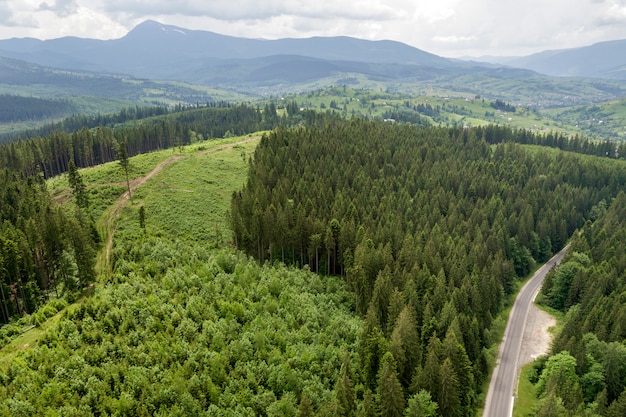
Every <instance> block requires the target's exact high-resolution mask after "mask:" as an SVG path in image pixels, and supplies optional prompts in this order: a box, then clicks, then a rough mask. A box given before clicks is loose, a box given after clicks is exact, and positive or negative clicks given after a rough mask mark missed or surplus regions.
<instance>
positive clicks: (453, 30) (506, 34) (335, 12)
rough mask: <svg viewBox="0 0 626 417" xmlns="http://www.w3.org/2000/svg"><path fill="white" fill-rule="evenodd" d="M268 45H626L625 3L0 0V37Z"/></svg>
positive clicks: (489, 51)
mask: <svg viewBox="0 0 626 417" xmlns="http://www.w3.org/2000/svg"><path fill="white" fill-rule="evenodd" d="M147 19H152V20H157V21H159V22H161V23H165V24H171V25H176V26H181V27H183V28H188V29H201V30H209V31H212V32H217V33H221V34H226V35H233V36H242V37H249V38H267V39H276V38H284V37H309V36H336V35H346V36H353V37H358V38H363V39H372V40H374V39H375V40H378V39H391V40H397V41H400V42H404V43H407V44H409V45H412V46H415V47H417V48H420V49H423V50H426V51H428V52H432V53H435V54H438V55H442V56H446V57H459V56H464V55H472V56H480V55H527V54H530V53H534V52H539V51H542V50H546V49H561V48H570V47H576V46H585V45H590V44H593V43H596V42H600V41H605V40H613V39H626V0H44V1H42V0H0V39H7V38H12V37H34V38H39V39H51V38H58V37H62V36H68V35H71V36H80V37H89V38H98V39H115V38H120V37H122V36H124V35H125V34H126V33H127V32H128V31H129V30H130V29H132V28H133V27H134V26H135V25H137V24H138V23H141V22H142V21H144V20H147Z"/></svg>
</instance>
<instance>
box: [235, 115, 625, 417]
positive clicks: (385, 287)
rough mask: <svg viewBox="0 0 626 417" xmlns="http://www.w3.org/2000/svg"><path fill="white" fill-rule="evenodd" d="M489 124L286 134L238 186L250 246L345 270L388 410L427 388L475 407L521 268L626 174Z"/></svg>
mask: <svg viewBox="0 0 626 417" xmlns="http://www.w3.org/2000/svg"><path fill="white" fill-rule="evenodd" d="M481 132H483V131H481V130H467V129H444V128H427V129H417V128H414V127H410V126H390V125H384V124H380V123H372V122H365V121H357V120H353V121H351V122H347V123H339V124H335V125H329V126H326V127H322V128H312V129H291V130H280V129H279V130H276V131H274V132H272V133H270V134H269V135H267V136H265V137H264V138H263V139H262V141H261V143H260V145H259V147H258V149H257V151H256V152H255V155H254V159H253V160H251V162H250V168H249V174H248V182H247V184H246V186H245V187H244V189H243V190H242V191H240V192H236V193H235V194H234V195H233V200H232V210H231V222H232V228H233V231H234V233H235V244H236V245H237V246H238V247H240V248H241V249H244V250H245V251H247V252H248V253H250V254H252V255H254V256H256V257H258V258H260V259H261V260H263V261H270V262H273V261H274V260H280V261H281V262H286V263H288V264H295V265H298V266H305V265H308V267H309V268H310V269H311V270H313V271H315V272H319V273H322V274H330V275H342V276H344V277H345V280H346V283H347V285H348V286H349V288H350V289H351V290H352V292H353V294H354V295H353V296H354V302H355V308H356V312H357V314H359V315H360V316H361V317H363V319H364V321H365V323H364V331H363V334H362V335H361V339H360V344H359V351H358V356H359V360H358V367H357V368H358V372H357V380H358V382H357V383H358V384H362V387H363V390H364V391H365V392H371V393H374V394H376V398H377V399H378V401H379V402H378V406H379V407H380V408H379V409H380V412H381V413H382V415H396V414H397V415H401V414H402V410H404V404H405V403H404V401H405V399H407V398H410V397H411V395H416V394H418V393H420V392H422V391H427V392H428V393H429V394H430V396H431V398H432V400H433V401H434V402H436V403H437V404H438V406H439V413H440V415H442V416H468V415H473V413H474V411H475V408H476V406H477V405H479V404H477V403H476V399H477V394H478V392H479V390H480V387H481V386H482V384H483V383H484V382H485V379H486V378H487V376H488V368H487V358H486V357H485V350H486V349H487V348H488V347H489V346H491V345H492V344H493V343H495V342H497V341H496V340H493V339H492V338H491V337H490V328H491V326H492V324H493V319H494V317H496V316H497V315H498V313H499V312H500V311H501V310H502V308H503V305H504V303H505V301H506V300H507V297H508V296H509V295H510V294H511V293H512V292H513V291H514V290H515V289H516V282H517V280H518V278H520V277H524V276H526V275H527V274H528V273H529V272H530V271H531V270H532V269H533V268H534V266H535V264H536V262H543V261H545V260H547V259H548V258H549V257H550V256H551V255H552V254H553V253H554V252H556V251H558V250H559V249H561V248H562V247H563V246H564V245H565V243H566V241H567V240H568V238H569V236H570V235H571V234H572V233H573V232H574V231H575V230H576V229H578V228H581V227H582V226H583V225H584V224H585V221H586V219H589V218H590V216H591V214H592V211H593V208H594V206H596V205H597V204H598V203H600V202H601V201H603V200H604V201H606V200H607V199H610V198H612V196H615V195H616V194H617V193H618V192H619V191H620V190H621V189H623V187H624V184H625V183H626V173H625V172H624V170H623V166H621V165H619V166H616V165H611V164H608V165H607V164H606V163H605V161H604V160H602V159H597V158H590V157H586V156H581V155H575V154H567V153H562V152H546V151H545V150H542V149H538V148H524V147H522V146H520V145H518V144H515V143H500V144H498V145H495V146H490V145H489V144H488V143H487V142H486V141H485V139H484V137H482V136H479V134H480V133H481ZM383 375H385V377H384V378H383ZM400 388H401V389H400ZM394 396H395V397H394ZM364 398H365V397H364ZM395 407H399V408H398V410H397V411H398V413H396V412H395V411H393V410H395Z"/></svg>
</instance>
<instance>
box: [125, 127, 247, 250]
mask: <svg viewBox="0 0 626 417" xmlns="http://www.w3.org/2000/svg"><path fill="white" fill-rule="evenodd" d="M242 139H244V138H238V139H236V140H235V142H236V141H241V140H242ZM231 142H232V141H231ZM257 142H258V141H257V140H254V141H251V142H248V143H245V144H241V145H236V146H234V147H232V148H225V149H221V150H216V151H214V152H211V148H207V149H204V150H203V149H202V146H199V147H197V149H200V150H199V151H196V152H193V153H192V152H189V154H187V156H186V157H184V158H183V159H181V160H179V161H177V162H176V163H175V164H171V165H169V166H167V167H165V168H164V169H163V171H162V172H161V173H159V174H158V175H156V176H155V177H154V178H153V179H152V180H151V181H150V182H149V183H147V184H145V185H144V186H143V187H141V188H139V189H138V190H137V192H136V193H135V195H134V204H133V205H132V206H127V207H126V209H125V211H124V215H123V216H122V218H121V221H120V224H119V226H118V228H119V229H120V230H123V229H126V228H132V229H137V231H139V230H138V227H139V214H138V212H139V208H140V207H141V206H143V207H144V210H145V217H146V229H147V230H148V232H149V233H151V234H157V235H161V236H169V237H171V238H181V239H185V240H189V239H190V240H194V241H202V242H207V243H209V242H210V243H209V245H210V246H211V247H214V246H218V244H223V243H224V241H225V240H228V239H230V232H228V226H227V224H226V221H225V214H226V211H227V210H228V208H229V207H230V198H231V196H232V193H233V191H235V190H237V189H239V188H241V186H242V185H243V183H244V182H245V179H246V168H247V163H248V162H247V161H248V156H249V155H250V154H251V153H252V152H253V151H254V148H255V147H256V144H257ZM181 207H184V215H183V214H182V213H181Z"/></svg>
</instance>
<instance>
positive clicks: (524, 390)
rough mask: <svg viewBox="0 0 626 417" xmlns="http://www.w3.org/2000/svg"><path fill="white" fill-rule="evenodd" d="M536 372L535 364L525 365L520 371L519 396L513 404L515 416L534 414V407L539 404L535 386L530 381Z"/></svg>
mask: <svg viewBox="0 0 626 417" xmlns="http://www.w3.org/2000/svg"><path fill="white" fill-rule="evenodd" d="M533 372H534V369H533V364H532V363H529V364H528V365H525V366H524V367H523V368H522V369H521V371H520V377H519V383H518V387H517V396H516V398H515V403H514V405H513V417H531V416H534V415H535V413H534V409H535V407H536V405H537V401H538V398H537V395H536V390H535V386H534V385H533V384H532V383H531V382H530V376H531V375H532V373H533Z"/></svg>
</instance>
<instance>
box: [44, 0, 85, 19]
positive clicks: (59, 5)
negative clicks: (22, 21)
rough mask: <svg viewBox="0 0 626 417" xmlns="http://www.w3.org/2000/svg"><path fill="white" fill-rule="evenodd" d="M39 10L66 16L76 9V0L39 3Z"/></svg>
mask: <svg viewBox="0 0 626 417" xmlns="http://www.w3.org/2000/svg"><path fill="white" fill-rule="evenodd" d="M39 10H42V11H51V12H54V13H55V14H56V15H57V16H59V17H67V16H71V15H73V14H75V13H76V12H77V11H78V3H77V2H76V0H56V2H55V3H54V4H52V5H49V4H48V3H47V2H44V3H41V4H40V5H39Z"/></svg>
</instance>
